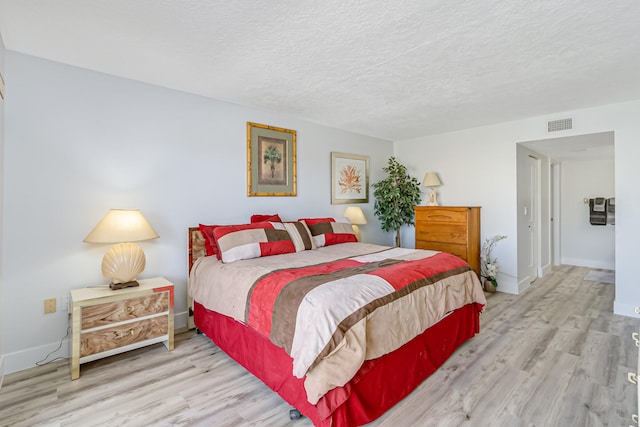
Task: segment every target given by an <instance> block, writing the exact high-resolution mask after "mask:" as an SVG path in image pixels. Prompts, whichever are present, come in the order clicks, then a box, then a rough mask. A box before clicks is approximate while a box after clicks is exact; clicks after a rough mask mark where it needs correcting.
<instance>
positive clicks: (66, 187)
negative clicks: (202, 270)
mask: <svg viewBox="0 0 640 427" xmlns="http://www.w3.org/2000/svg"><path fill="white" fill-rule="evenodd" d="M6 73H7V81H10V83H11V84H10V96H8V98H7V101H6V139H5V159H4V165H5V172H6V178H5V179H6V182H5V184H6V185H5V217H4V227H5V234H4V236H3V245H4V250H5V254H4V265H5V270H4V283H5V285H4V298H3V301H2V315H1V317H2V319H3V322H4V326H3V329H2V337H3V338H4V343H3V353H4V355H5V359H6V368H7V372H13V371H16V370H20V369H24V368H27V367H31V366H33V364H34V362H36V361H38V360H40V359H41V358H43V357H44V356H45V355H46V354H47V353H48V352H49V351H51V350H53V349H55V348H56V347H57V345H58V342H59V341H60V339H61V338H62V337H63V336H64V335H65V332H66V328H67V324H68V321H67V314H66V313H61V312H58V313H55V314H48V315H45V314H43V300H44V299H46V298H51V297H57V298H60V297H62V296H66V295H67V294H68V292H69V290H70V289H73V288H78V287H83V286H87V285H93V284H100V283H106V279H104V278H102V276H101V273H100V263H101V259H102V256H103V255H104V253H105V251H106V250H107V248H108V245H91V244H86V243H83V242H82V239H83V238H84V237H85V236H86V235H87V234H88V233H89V231H91V229H92V228H93V227H94V226H95V224H96V223H97V222H98V221H99V220H100V218H102V216H103V215H104V214H105V213H106V212H107V210H108V209H110V208H138V209H140V210H141V211H142V213H143V214H144V215H145V216H146V217H147V219H148V220H149V222H150V223H151V224H152V225H153V226H154V228H155V229H156V230H157V231H158V233H159V234H160V238H159V239H156V240H152V241H148V242H141V243H140V246H141V247H142V248H143V249H144V251H145V253H146V257H147V267H146V270H145V271H144V273H143V274H142V275H141V276H140V278H145V277H152V276H157V275H162V276H165V277H166V278H168V279H169V280H170V281H172V282H173V283H174V284H175V285H176V326H177V327H180V326H185V325H186V286H185V285H186V276H187V271H186V268H187V241H186V237H187V227H189V226H196V225H197V224H198V222H204V223H209V222H210V223H244V222H248V220H249V216H250V215H251V214H253V213H276V212H277V213H279V214H280V215H281V216H282V217H283V219H296V218H298V217H301V216H315V215H322V216H325V215H342V213H343V212H344V209H345V205H331V193H330V185H331V184H330V182H331V180H330V170H331V156H330V153H331V151H340V152H347V153H353V154H362V155H369V156H370V157H371V159H370V170H371V172H370V178H371V182H376V181H378V180H380V179H381V178H382V167H384V166H385V165H386V164H387V159H388V157H389V156H391V155H392V152H393V144H392V143H391V142H390V141H384V140H380V139H375V138H371V137H367V136H362V135H357V134H353V133H349V132H344V131H340V130H336V129H332V128H328V127H325V126H320V125H316V124H312V123H308V122H305V121H302V120H299V119H295V118H291V117H286V116H282V115H277V114H270V113H266V112H262V111H257V110H253V109H249V108H244V107H240V106H236V105H231V104H227V103H223V102H219V101H216V100H212V99H208V98H203V97H199V96H195V95H190V94H186V93H181V92H177V91H172V90H168V89H163V88H160V87H156V86H151V85H147V84H143V83H138V82H134V81H130V80H124V79H121V78H116V77H112V76H108V75H105V74H100V73H96V72H91V71H87V70H83V69H80V68H75V67H71V66H66V65H62V64H59V63H54V62H50V61H47V60H43V59H38V58H34V57H30V56H26V55H22V54H18V53H15V52H7V57H6ZM247 121H251V122H257V123H265V124H268V125H272V126H278V127H283V128H287V129H295V130H296V131H297V178H298V196H297V197H247V196H246V122H247ZM361 206H362V208H363V211H364V212H365V215H366V216H367V219H368V224H366V225H364V226H362V227H361V230H362V236H363V240H365V241H369V242H373V243H382V244H389V245H390V244H392V242H393V235H392V234H391V233H383V232H382V231H381V230H380V226H379V222H378V221H377V220H376V218H375V217H374V216H373V197H370V202H369V203H368V204H366V205H361ZM64 355H68V345H67V344H66V343H65V344H64V345H63V349H62V350H61V351H59V352H57V353H55V354H54V356H64Z"/></svg>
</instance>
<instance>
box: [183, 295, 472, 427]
mask: <svg viewBox="0 0 640 427" xmlns="http://www.w3.org/2000/svg"><path fill="white" fill-rule="evenodd" d="M481 310H482V305H481V304H477V303H473V304H469V305H466V306H464V307H462V308H460V309H458V310H456V311H454V312H453V313H451V314H450V315H449V316H447V317H445V318H444V319H442V320H441V321H440V322H438V323H437V324H435V325H434V326H432V327H431V328H429V329H427V330H426V331H425V332H423V333H422V334H421V335H419V336H417V337H416V338H414V339H413V340H411V341H410V342H408V343H407V344H405V345H404V346H402V347H400V348H399V349H397V350H396V351H393V352H391V353H389V354H386V355H384V356H382V357H380V358H378V359H374V360H368V361H365V363H364V364H363V365H362V367H361V368H360V370H359V371H358V372H357V373H356V375H355V376H354V377H353V378H352V379H351V381H349V383H347V384H345V385H344V386H343V387H338V388H335V389H333V390H331V391H330V392H329V393H327V394H326V395H325V396H324V397H323V398H322V399H321V400H320V401H319V402H318V403H317V404H316V405H312V404H311V403H309V402H308V401H307V397H306V392H305V390H304V380H303V379H300V378H296V377H294V376H293V375H292V360H291V357H290V356H289V355H288V354H287V353H285V351H284V350H283V349H281V348H280V347H276V346H275V345H273V344H272V343H271V342H270V341H269V340H268V339H266V338H265V337H263V336H262V335H260V334H258V333H257V332H256V331H254V330H253V329H250V328H248V327H246V326H245V325H243V324H242V323H240V322H237V321H236V320H234V319H231V318H229V317H227V316H224V315H222V314H219V313H216V312H213V311H209V310H207V309H206V308H204V307H203V306H202V305H200V304H198V303H197V302H196V303H194V323H195V325H196V327H197V328H198V329H199V330H200V331H202V332H203V333H204V334H205V335H206V336H207V337H209V338H210V339H211V340H213V342H215V343H216V345H217V346H218V347H220V349H221V350H223V351H224V352H225V353H226V354H228V355H229V356H230V357H231V358H232V359H234V360H235V361H236V362H238V363H239V364H240V365H242V366H244V367H245V368H246V369H247V370H248V371H249V372H251V373H252V374H253V375H255V376H256V377H258V378H259V379H260V380H261V381H263V382H264V383H265V384H266V385H267V386H268V387H269V388H271V389H272V390H274V391H275V392H277V393H278V394H279V395H280V396H281V397H282V398H283V399H284V400H285V401H286V402H287V403H289V404H290V405H291V406H293V407H295V408H296V409H298V410H299V411H300V412H301V413H302V414H303V415H305V416H306V417H308V418H309V419H310V420H311V421H312V422H313V424H314V425H316V426H323V427H325V426H326V427H328V426H333V427H337V426H358V425H363V424H367V423H369V422H371V421H373V420H375V419H376V418H378V417H379V416H380V415H382V414H383V413H384V412H385V411H387V410H388V409H389V408H391V407H392V406H393V405H395V404H396V403H398V402H399V401H400V400H402V399H403V398H404V397H405V396H407V395H408V394H409V393H411V391H413V390H414V389H415V388H416V387H417V386H418V385H420V383H421V382H422V381H423V380H424V379H425V378H427V377H428V376H429V375H431V374H432V373H433V372H435V371H436V370H437V369H438V368H439V367H440V366H441V365H442V364H443V363H444V362H445V361H446V360H447V359H448V358H449V356H451V354H453V352H454V351H455V350H456V349H457V348H458V347H459V346H460V345H462V343H464V342H465V341H466V340H467V339H469V338H471V337H473V336H474V335H475V334H476V333H478V332H479V331H480V311H481Z"/></svg>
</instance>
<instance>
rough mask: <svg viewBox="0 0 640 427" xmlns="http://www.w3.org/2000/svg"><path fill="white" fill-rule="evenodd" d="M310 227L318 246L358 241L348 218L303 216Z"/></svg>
mask: <svg viewBox="0 0 640 427" xmlns="http://www.w3.org/2000/svg"><path fill="white" fill-rule="evenodd" d="M298 221H303V222H304V223H306V224H307V226H308V227H309V231H311V235H312V236H313V242H314V243H315V245H316V247H318V248H321V247H323V246H330V245H337V244H339V243H348V242H357V241H358V238H357V237H356V234H355V232H354V231H353V227H352V226H351V222H350V221H349V220H348V219H347V218H342V217H338V218H301V219H299V220H298Z"/></svg>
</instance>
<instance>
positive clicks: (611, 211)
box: [607, 197, 616, 225]
mask: <svg viewBox="0 0 640 427" xmlns="http://www.w3.org/2000/svg"><path fill="white" fill-rule="evenodd" d="M615 223H616V198H615V197H610V198H609V200H607V224H611V225H615Z"/></svg>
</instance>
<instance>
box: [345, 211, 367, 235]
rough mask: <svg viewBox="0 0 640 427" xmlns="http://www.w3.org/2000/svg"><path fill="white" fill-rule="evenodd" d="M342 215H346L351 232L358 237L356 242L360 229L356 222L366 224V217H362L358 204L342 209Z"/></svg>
mask: <svg viewBox="0 0 640 427" xmlns="http://www.w3.org/2000/svg"><path fill="white" fill-rule="evenodd" d="M344 216H345V217H347V218H348V219H349V221H351V227H352V228H353V232H354V233H355V235H356V238H357V239H358V242H359V241H360V229H359V228H358V224H360V225H361V224H366V223H367V219H366V218H365V217H364V213H363V212H362V209H360V208H359V207H358V206H349V207H348V208H347V209H346V210H345V211H344Z"/></svg>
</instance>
